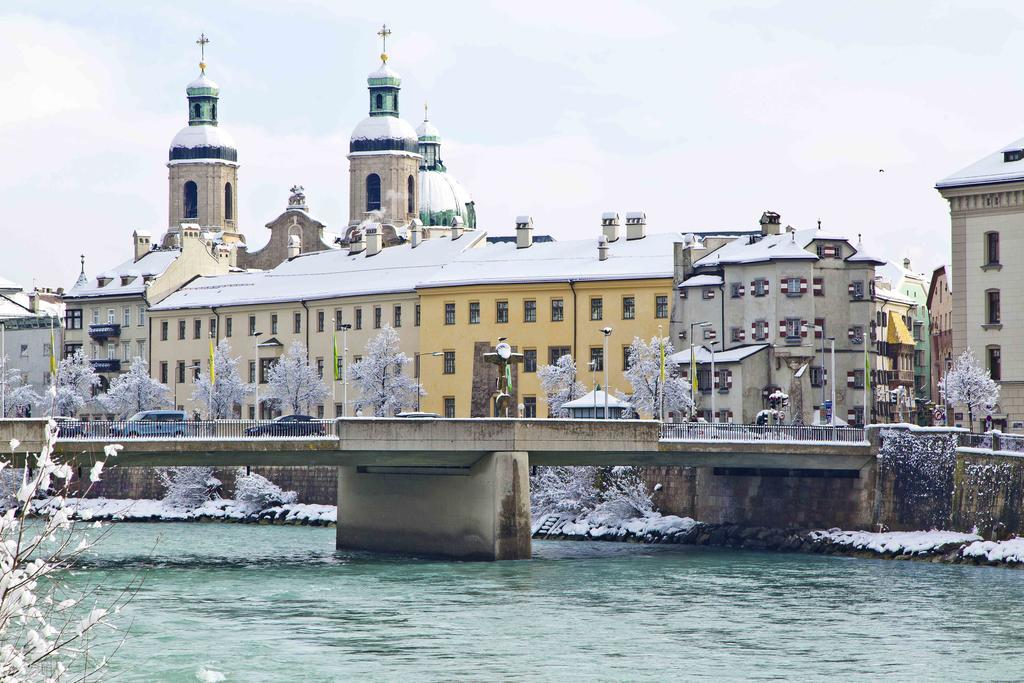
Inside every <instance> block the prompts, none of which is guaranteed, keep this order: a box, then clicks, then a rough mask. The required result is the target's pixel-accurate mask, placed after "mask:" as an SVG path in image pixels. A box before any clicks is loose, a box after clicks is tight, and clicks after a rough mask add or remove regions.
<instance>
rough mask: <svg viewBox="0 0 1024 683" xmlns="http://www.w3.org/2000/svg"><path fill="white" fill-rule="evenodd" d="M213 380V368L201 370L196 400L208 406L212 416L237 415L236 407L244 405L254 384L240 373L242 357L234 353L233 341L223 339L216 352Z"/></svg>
mask: <svg viewBox="0 0 1024 683" xmlns="http://www.w3.org/2000/svg"><path fill="white" fill-rule="evenodd" d="M213 371H214V372H213V375H214V376H213V383H212V384H211V383H210V371H209V368H207V369H205V370H200V372H199V379H197V380H196V382H195V389H194V390H193V391H192V400H193V401H196V402H198V403H200V404H201V405H203V406H204V407H205V408H206V411H207V414H208V416H209V417H210V418H211V419H218V418H226V417H233V416H234V414H235V408H236V407H238V408H239V409H241V405H242V401H244V400H245V397H246V396H248V395H249V394H251V393H253V391H254V387H253V386H252V385H251V384H249V383H247V382H243V381H242V376H241V375H240V374H239V373H238V358H237V357H232V355H231V344H230V343H228V340H227V339H221V341H220V343H219V344H217V348H216V349H214V352H213Z"/></svg>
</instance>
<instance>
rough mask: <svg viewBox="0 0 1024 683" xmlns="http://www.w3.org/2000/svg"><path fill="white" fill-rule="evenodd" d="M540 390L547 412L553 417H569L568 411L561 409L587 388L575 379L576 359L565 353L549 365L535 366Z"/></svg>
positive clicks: (585, 391)
mask: <svg viewBox="0 0 1024 683" xmlns="http://www.w3.org/2000/svg"><path fill="white" fill-rule="evenodd" d="M537 379H538V380H539V381H540V390H541V391H543V392H544V396H545V397H546V399H547V402H548V414H549V415H553V416H554V417H569V411H568V410H563V409H562V404H563V403H568V402H569V401H572V400H574V399H577V398H579V397H580V396H583V394H585V393H587V388H586V387H585V386H584V385H583V382H580V381H579V380H578V379H576V361H574V360H573V359H572V356H570V355H569V354H566V355H564V356H561V357H560V358H559V359H558V360H556V361H555V362H554V363H553V364H551V365H542V366H540V367H539V368H537Z"/></svg>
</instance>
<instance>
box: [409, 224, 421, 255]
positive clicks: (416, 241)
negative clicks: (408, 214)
mask: <svg viewBox="0 0 1024 683" xmlns="http://www.w3.org/2000/svg"><path fill="white" fill-rule="evenodd" d="M422 225H423V223H422V222H421V221H420V219H419V218H413V219H412V223H410V224H409V244H410V245H411V246H412V248H413V249H415V248H416V247H418V246H420V242H422V241H423V230H421V229H420V226H422Z"/></svg>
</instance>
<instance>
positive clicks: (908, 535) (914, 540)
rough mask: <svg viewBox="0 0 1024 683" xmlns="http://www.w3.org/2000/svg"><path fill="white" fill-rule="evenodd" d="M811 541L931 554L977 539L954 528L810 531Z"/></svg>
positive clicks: (901, 552)
mask: <svg viewBox="0 0 1024 683" xmlns="http://www.w3.org/2000/svg"><path fill="white" fill-rule="evenodd" d="M810 536H811V539H812V540H819V539H827V540H828V541H830V542H831V543H833V544H835V545H837V546H840V547H849V548H853V549H855V550H871V551H873V552H876V553H879V554H882V555H884V554H887V553H892V554H894V555H932V554H935V553H939V552H944V551H947V550H952V549H953V548H955V547H958V546H961V545H964V544H965V543H970V542H971V541H980V540H981V536H978V535H977V534H962V533H958V532H956V531H887V532H881V533H875V532H871V531H843V530H841V529H829V530H828V531H812V532H811V533H810Z"/></svg>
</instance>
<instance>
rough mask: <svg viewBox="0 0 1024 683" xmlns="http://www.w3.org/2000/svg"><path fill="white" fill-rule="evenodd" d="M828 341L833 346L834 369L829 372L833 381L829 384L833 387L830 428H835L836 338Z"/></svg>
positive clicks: (830, 338)
mask: <svg viewBox="0 0 1024 683" xmlns="http://www.w3.org/2000/svg"><path fill="white" fill-rule="evenodd" d="M828 341H829V343H830V345H831V346H832V368H831V370H829V373H830V374H831V375H832V381H831V382H829V386H830V387H832V419H831V420H829V426H830V427H833V426H835V424H836V338H835V337H829V338H828Z"/></svg>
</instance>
